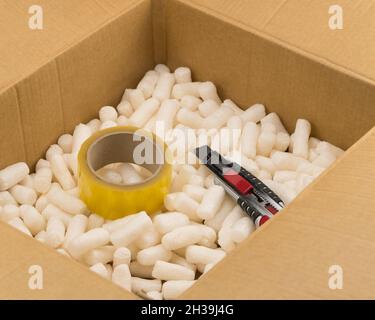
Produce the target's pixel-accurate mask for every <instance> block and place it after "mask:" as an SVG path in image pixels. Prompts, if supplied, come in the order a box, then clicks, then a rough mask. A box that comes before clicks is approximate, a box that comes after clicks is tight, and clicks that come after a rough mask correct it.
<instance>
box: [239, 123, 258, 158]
mask: <svg viewBox="0 0 375 320" xmlns="http://www.w3.org/2000/svg"><path fill="white" fill-rule="evenodd" d="M259 131H260V129H259V127H258V126H257V125H256V123H255V122H247V123H246V124H245V126H244V128H243V130H242V136H241V147H242V152H243V154H244V155H245V156H246V157H249V158H255V156H256V153H257V143H258V137H259Z"/></svg>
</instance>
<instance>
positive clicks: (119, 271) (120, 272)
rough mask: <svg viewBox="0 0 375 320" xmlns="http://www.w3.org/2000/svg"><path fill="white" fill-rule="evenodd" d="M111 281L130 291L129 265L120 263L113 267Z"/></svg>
mask: <svg viewBox="0 0 375 320" xmlns="http://www.w3.org/2000/svg"><path fill="white" fill-rule="evenodd" d="M112 281H113V282H114V283H115V284H117V285H118V286H120V287H121V288H123V289H126V290H128V291H131V286H132V281H131V273H130V270H129V266H128V265H127V264H120V265H118V266H116V267H115V268H114V269H113V273H112Z"/></svg>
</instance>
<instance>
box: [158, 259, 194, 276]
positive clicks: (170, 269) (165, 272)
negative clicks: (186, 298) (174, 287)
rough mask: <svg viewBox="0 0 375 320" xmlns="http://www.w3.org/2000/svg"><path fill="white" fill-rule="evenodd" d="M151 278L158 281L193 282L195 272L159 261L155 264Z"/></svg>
mask: <svg viewBox="0 0 375 320" xmlns="http://www.w3.org/2000/svg"><path fill="white" fill-rule="evenodd" d="M152 276H153V277H154V278H156V279H160V280H194V278H195V272H194V271H193V270H191V269H189V268H186V267H183V266H181V265H178V264H175V263H170V262H165V261H160V260H159V261H156V262H155V265H154V268H153V270H152Z"/></svg>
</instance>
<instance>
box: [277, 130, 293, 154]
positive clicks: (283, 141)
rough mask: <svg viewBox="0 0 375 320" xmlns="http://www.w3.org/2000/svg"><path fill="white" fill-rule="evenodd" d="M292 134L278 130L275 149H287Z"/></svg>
mask: <svg viewBox="0 0 375 320" xmlns="http://www.w3.org/2000/svg"><path fill="white" fill-rule="evenodd" d="M289 143H290V136H289V134H287V133H286V132H281V131H280V132H278V133H277V134H276V140H275V149H276V150H279V151H286V150H287V149H288V147H289Z"/></svg>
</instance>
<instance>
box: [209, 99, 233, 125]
mask: <svg viewBox="0 0 375 320" xmlns="http://www.w3.org/2000/svg"><path fill="white" fill-rule="evenodd" d="M233 113H234V112H233V110H232V108H230V107H229V106H228V105H226V104H224V103H223V104H221V106H220V108H219V109H217V110H216V111H215V112H214V113H213V114H211V115H210V116H208V117H207V118H205V119H204V120H203V127H204V128H207V129H211V128H221V127H222V126H223V125H224V124H226V123H227V121H228V119H229V118H230V117H231V116H232V115H233Z"/></svg>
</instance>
